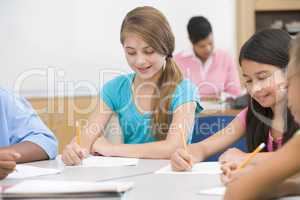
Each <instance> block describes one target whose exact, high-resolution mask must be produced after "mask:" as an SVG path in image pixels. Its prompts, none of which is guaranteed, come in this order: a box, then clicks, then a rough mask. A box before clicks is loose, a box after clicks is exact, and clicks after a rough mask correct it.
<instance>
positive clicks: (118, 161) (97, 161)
mask: <svg viewBox="0 0 300 200" xmlns="http://www.w3.org/2000/svg"><path fill="white" fill-rule="evenodd" d="M138 161H139V159H137V158H120V157H104V156H89V157H87V158H86V159H84V160H82V163H81V165H76V166H71V167H118V166H135V165H137V164H138Z"/></svg>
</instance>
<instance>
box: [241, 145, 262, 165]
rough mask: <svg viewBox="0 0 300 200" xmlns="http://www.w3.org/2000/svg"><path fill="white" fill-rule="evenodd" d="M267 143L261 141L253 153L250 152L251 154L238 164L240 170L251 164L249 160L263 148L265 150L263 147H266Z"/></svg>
mask: <svg viewBox="0 0 300 200" xmlns="http://www.w3.org/2000/svg"><path fill="white" fill-rule="evenodd" d="M265 146H266V145H265V143H261V144H260V145H259V146H258V147H257V148H256V149H255V150H254V151H253V152H252V153H250V155H249V156H248V157H247V158H246V159H245V160H244V161H243V162H242V163H241V164H240V165H239V166H238V170H239V169H243V168H244V167H246V165H248V164H249V162H250V161H251V160H252V158H253V157H254V156H255V155H256V154H257V153H258V152H260V151H261V150H263V148H265Z"/></svg>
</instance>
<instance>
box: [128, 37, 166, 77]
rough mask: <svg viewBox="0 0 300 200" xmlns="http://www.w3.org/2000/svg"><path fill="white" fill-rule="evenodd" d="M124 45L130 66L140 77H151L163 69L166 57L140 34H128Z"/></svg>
mask: <svg viewBox="0 0 300 200" xmlns="http://www.w3.org/2000/svg"><path fill="white" fill-rule="evenodd" d="M123 47H124V51H125V55H126V59H127V62H128V64H129V66H130V67H131V68H132V69H133V70H134V71H135V72H136V73H137V76H139V77H140V78H142V79H151V78H153V77H154V76H155V75H156V74H158V73H159V72H161V71H162V68H163V66H164V65H165V60H166V57H165V56H163V55H161V54H159V53H157V52H156V51H155V50H154V49H153V48H152V47H151V46H150V45H148V44H147V43H146V42H145V41H144V40H142V39H141V38H140V37H139V36H138V35H136V34H128V35H127V36H126V37H125V40H124V44H123Z"/></svg>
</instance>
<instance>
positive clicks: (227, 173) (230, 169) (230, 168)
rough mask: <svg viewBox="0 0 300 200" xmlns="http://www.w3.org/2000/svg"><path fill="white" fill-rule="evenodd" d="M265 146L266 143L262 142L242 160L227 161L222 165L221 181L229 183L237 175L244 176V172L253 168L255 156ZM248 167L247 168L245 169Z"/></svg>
mask: <svg viewBox="0 0 300 200" xmlns="http://www.w3.org/2000/svg"><path fill="white" fill-rule="evenodd" d="M264 147H265V144H264V143H262V144H260V145H259V146H258V147H257V148H256V149H255V150H254V151H253V152H252V153H250V154H248V156H247V157H246V158H245V159H244V160H243V161H242V162H241V163H236V162H227V163H225V164H223V165H222V167H221V170H222V171H223V173H222V175H221V181H222V183H223V184H225V185H227V184H228V183H229V182H231V181H232V180H234V179H236V178H237V177H240V176H242V174H244V173H246V172H247V171H249V170H250V169H251V167H247V166H251V165H250V163H251V161H252V160H253V158H254V157H255V156H256V155H257V154H258V153H259V152H260V151H261V150H262V149H263V148H264ZM246 167H247V169H245V168H246Z"/></svg>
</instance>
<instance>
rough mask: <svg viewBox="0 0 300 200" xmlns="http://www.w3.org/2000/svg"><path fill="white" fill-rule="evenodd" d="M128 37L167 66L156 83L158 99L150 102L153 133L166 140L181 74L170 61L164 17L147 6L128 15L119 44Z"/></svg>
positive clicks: (170, 37)
mask: <svg viewBox="0 0 300 200" xmlns="http://www.w3.org/2000/svg"><path fill="white" fill-rule="evenodd" d="M129 33H131V34H132V33H133V34H136V35H138V36H139V37H141V38H142V39H143V40H144V41H145V42H146V43H147V44H148V45H150V46H151V47H152V48H153V49H154V50H155V51H156V52H157V53H159V54H161V55H165V56H166V64H165V67H164V68H163V70H162V73H161V76H160V78H159V81H158V85H157V86H158V90H159V91H156V93H157V94H159V98H157V99H156V100H153V102H152V108H153V110H154V114H153V118H152V131H153V134H154V136H155V138H157V139H158V140H162V139H165V138H166V135H167V132H168V130H169V126H170V123H171V121H172V114H170V113H169V107H170V103H171V100H172V98H171V96H172V94H173V92H174V91H175V89H176V86H177V85H178V83H180V81H181V80H182V73H181V71H180V69H179V67H178V66H177V64H176V63H175V61H174V60H173V59H172V54H173V51H174V48H175V39H174V35H173V33H172V31H171V27H170V25H169V23H168V21H167V19H166V18H165V16H164V15H163V14H162V13H161V12H160V11H159V10H157V9H155V8H153V7H149V6H144V7H138V8H135V9H133V10H131V11H130V12H129V13H127V15H126V17H125V19H124V20H123V23H122V27H121V34H120V35H121V38H120V40H121V43H122V44H124V40H125V38H126V36H127V35H128V34H129Z"/></svg>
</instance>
